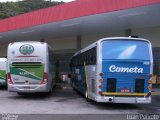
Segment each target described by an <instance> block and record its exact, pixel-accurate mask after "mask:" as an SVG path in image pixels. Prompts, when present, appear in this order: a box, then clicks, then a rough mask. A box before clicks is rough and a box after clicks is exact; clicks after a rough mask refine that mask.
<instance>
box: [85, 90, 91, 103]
mask: <svg viewBox="0 0 160 120" xmlns="http://www.w3.org/2000/svg"><path fill="white" fill-rule="evenodd" d="M85 98H86V101H87V102H90V101H91V100H90V99H89V97H88V90H87V88H86V93H85Z"/></svg>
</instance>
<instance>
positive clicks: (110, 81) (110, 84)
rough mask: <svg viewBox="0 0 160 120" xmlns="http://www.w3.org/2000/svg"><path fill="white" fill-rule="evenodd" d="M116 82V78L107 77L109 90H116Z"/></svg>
mask: <svg viewBox="0 0 160 120" xmlns="http://www.w3.org/2000/svg"><path fill="white" fill-rule="evenodd" d="M116 82H117V80H116V79H115V78H108V79H107V92H116Z"/></svg>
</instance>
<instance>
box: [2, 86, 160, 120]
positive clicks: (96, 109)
mask: <svg viewBox="0 0 160 120" xmlns="http://www.w3.org/2000/svg"><path fill="white" fill-rule="evenodd" d="M158 90H159V89H156V91H158ZM158 94H159V93H157V92H154V95H153V97H152V103H151V104H109V103H103V104H102V103H95V102H86V101H85V99H84V98H83V97H82V96H81V95H80V94H77V93H76V92H75V91H74V90H72V88H69V87H63V89H56V91H55V93H53V94H52V95H51V96H45V95H35V94H32V95H27V96H19V95H17V93H9V92H8V91H7V90H6V89H0V113H1V114H3V115H4V114H6V113H7V114H32V115H27V116H28V117H31V116H32V117H38V118H37V120H41V119H42V118H43V117H47V116H44V115H42V114H50V115H48V117H49V118H52V117H53V114H54V115H56V114H59V115H56V118H57V117H62V116H61V114H68V115H65V118H66V120H67V118H68V119H69V118H70V115H72V116H74V117H76V119H77V120H79V119H80V118H81V117H80V114H85V116H86V115H87V117H88V118H90V117H91V118H90V119H92V118H93V119H94V118H98V119H100V118H103V117H105V115H110V120H112V119H113V120H114V119H116V118H117V117H116V116H115V115H114V114H117V115H118V116H119V117H118V118H119V119H120V118H121V115H125V116H123V117H125V118H126V115H127V114H156V115H160V96H159V95H158ZM37 114H41V117H40V118H41V119H40V118H39V115H37ZM88 114H92V116H89V115H88ZM93 114H94V115H95V114H101V115H102V116H100V117H98V116H96V117H95V116H94V115H93ZM22 116H23V115H22ZM28 117H23V118H26V119H27V118H28ZM79 117H80V118H79ZM0 118H1V117H0ZM49 118H48V119H49ZM62 118H63V117H62ZM85 118H86V117H85ZM44 119H46V118H44Z"/></svg>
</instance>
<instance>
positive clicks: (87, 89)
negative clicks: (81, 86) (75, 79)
mask: <svg viewBox="0 0 160 120" xmlns="http://www.w3.org/2000/svg"><path fill="white" fill-rule="evenodd" d="M84 71H85V75H86V84H87V92H88V96H90V92H89V83H88V74H87V69H86V63H85V62H84Z"/></svg>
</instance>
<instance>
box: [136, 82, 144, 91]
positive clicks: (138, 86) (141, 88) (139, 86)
mask: <svg viewBox="0 0 160 120" xmlns="http://www.w3.org/2000/svg"><path fill="white" fill-rule="evenodd" d="M135 92H136V93H144V79H136V81H135Z"/></svg>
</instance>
